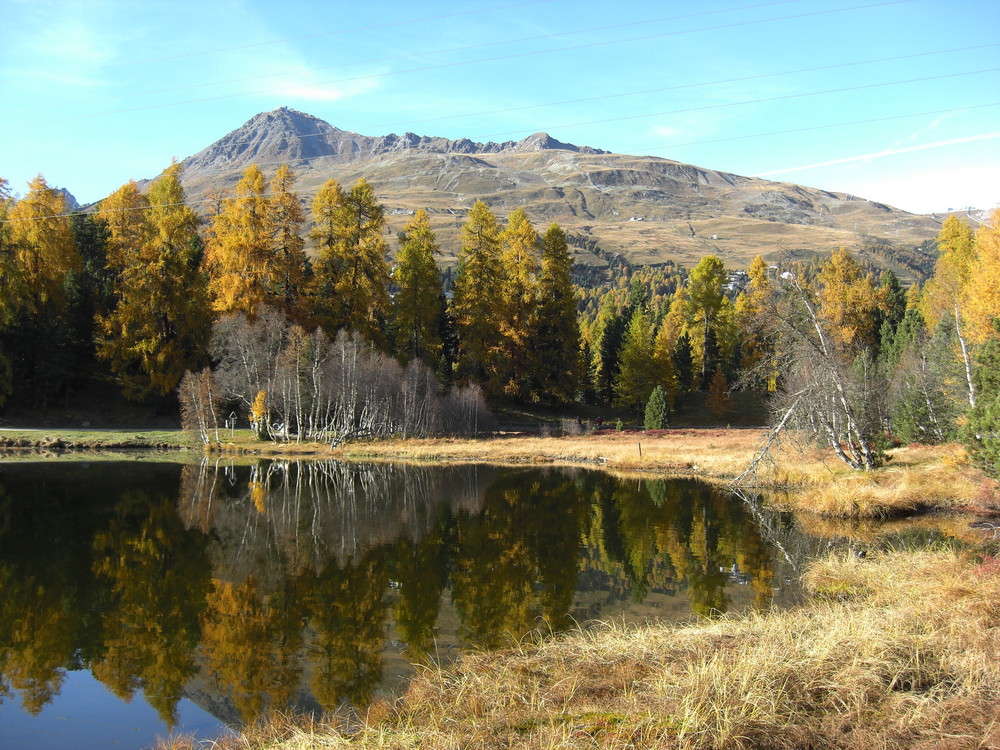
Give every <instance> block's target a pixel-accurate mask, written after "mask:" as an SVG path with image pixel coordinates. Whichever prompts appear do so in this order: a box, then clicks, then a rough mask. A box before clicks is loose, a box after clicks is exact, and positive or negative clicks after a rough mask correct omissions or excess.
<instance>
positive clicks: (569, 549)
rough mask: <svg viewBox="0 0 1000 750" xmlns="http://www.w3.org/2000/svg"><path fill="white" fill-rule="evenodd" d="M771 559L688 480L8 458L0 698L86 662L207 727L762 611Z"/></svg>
mask: <svg viewBox="0 0 1000 750" xmlns="http://www.w3.org/2000/svg"><path fill="white" fill-rule="evenodd" d="M784 522H785V521H781V520H780V519H779V521H778V523H779V524H780V523H784ZM788 575H789V573H788V570H787V566H786V563H785V562H784V560H783V558H782V557H781V555H779V554H776V552H775V548H774V546H773V545H771V544H769V543H768V542H766V541H765V538H764V536H763V535H762V533H761V527H760V525H759V523H758V522H757V520H756V519H755V518H754V516H753V514H752V513H751V512H750V511H749V510H748V509H747V506H746V505H745V504H744V503H741V502H738V501H734V500H733V499H732V498H730V497H727V496H726V495H724V494H722V493H720V492H718V491H716V490H714V489H712V488H711V487H708V486H706V485H702V484H699V483H696V482H691V481H675V480H650V479H641V480H635V479H630V480H621V479H615V478H613V477H610V476H608V475H606V474H603V473H600V472H595V471H585V470H572V471H569V470H555V469H537V468H531V469H521V470H509V469H505V470H500V469H496V468H490V467H482V466H478V467H477V466H460V467H431V466H418V467H412V466H398V465H388V464H362V465H359V464H339V463H334V462H282V461H262V462H260V463H258V464H255V465H253V466H233V465H230V464H223V463H221V462H220V463H210V462H208V461H206V462H203V463H202V464H200V465H197V466H185V467H183V468H182V467H178V466H172V465H154V466H150V465H148V464H147V465H134V464H92V465H89V466H88V465H84V464H80V465H70V466H66V465H58V466H56V465H41V464H36V465H30V464H29V465H8V466H5V467H4V468H3V469H2V471H0V700H11V699H12V698H16V699H17V700H18V701H19V702H20V704H21V705H22V706H23V708H24V710H25V711H28V712H31V713H37V712H38V711H39V710H41V708H42V707H43V706H45V705H46V704H47V703H49V702H50V701H52V700H53V699H54V698H55V696H57V695H58V693H59V688H60V685H61V684H62V680H63V679H64V677H65V674H66V670H68V669H88V670H90V671H91V672H92V673H93V675H94V676H95V677H96V678H97V679H99V680H100V681H101V682H102V683H103V684H104V685H105V686H106V687H107V689H108V690H109V691H110V692H111V693H113V694H114V695H116V696H119V697H120V698H122V699H125V700H128V699H130V698H131V697H132V696H133V695H135V694H136V692H137V691H139V690H141V691H142V692H143V694H144V696H145V697H146V699H147V700H148V701H149V702H150V703H151V704H152V705H153V706H154V707H155V708H156V710H157V711H158V712H159V714H160V716H161V717H162V718H163V720H164V721H165V722H166V723H167V724H168V725H172V724H173V723H174V721H175V719H176V706H177V704H178V701H179V700H180V699H181V698H182V697H189V698H193V699H195V700H197V701H198V702H199V703H200V704H201V705H202V706H204V707H206V708H208V709H209V710H210V711H212V712H213V713H214V714H215V715H217V716H219V717H220V718H222V719H224V720H226V721H229V722H238V721H248V720H250V719H252V718H253V717H254V716H256V715H258V714H259V713H260V712H261V711H263V710H265V709H266V708H268V707H285V706H289V705H292V706H296V707H299V708H316V707H320V708H325V709H332V708H335V707H337V706H338V705H341V704H342V703H344V702H350V703H352V704H355V705H364V704H366V703H368V702H369V701H370V700H371V699H372V698H373V697H374V696H375V694H376V692H377V691H379V690H382V689H386V688H385V686H386V685H387V684H389V683H392V682H393V680H394V679H395V680H398V679H401V678H402V676H403V672H402V670H403V665H404V664H405V663H412V662H420V661H424V660H428V659H431V658H433V657H435V656H441V655H446V654H450V653H453V652H454V651H457V650H458V649H459V648H461V647H468V646H475V647H480V648H491V647H497V646H502V645H506V644H509V643H510V642H511V640H512V639H517V638H520V637H522V636H524V635H525V634H526V633H528V632H530V631H532V630H535V629H540V630H542V631H545V632H548V631H558V630H560V629H564V628H567V627H570V626H572V625H574V624H575V623H577V622H579V621H582V620H586V619H589V618H594V617H609V616H614V617H616V618H621V617H624V618H626V619H631V620H642V619H645V618H646V617H648V616H651V615H658V616H663V615H664V614H666V615H667V616H670V617H678V616H680V617H685V616H686V617H690V616H691V613H692V612H694V613H697V614H699V615H711V614H713V613H720V612H725V611H727V610H728V609H730V608H731V606H732V605H733V604H734V602H736V603H737V604H739V605H740V606H757V607H767V606H769V605H770V604H771V603H772V600H773V599H774V597H775V596H776V595H778V596H781V595H783V592H784V583H785V579H786V578H787V577H788ZM453 647H454V648H453Z"/></svg>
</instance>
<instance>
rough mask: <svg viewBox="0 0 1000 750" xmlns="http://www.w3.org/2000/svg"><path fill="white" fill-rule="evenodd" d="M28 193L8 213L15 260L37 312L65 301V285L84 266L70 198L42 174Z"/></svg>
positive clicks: (27, 296)
mask: <svg viewBox="0 0 1000 750" xmlns="http://www.w3.org/2000/svg"><path fill="white" fill-rule="evenodd" d="M28 188H29V190H28V194H27V195H25V196H24V197H23V198H21V199H20V200H18V201H16V202H15V203H14V205H13V206H12V207H11V208H10V210H9V212H8V218H9V221H10V223H11V227H12V229H11V243H12V245H13V248H14V257H15V259H16V263H17V265H18V266H19V267H20V269H21V274H22V278H23V280H24V284H25V293H26V294H25V298H26V301H27V302H28V304H29V306H30V307H31V308H32V310H33V311H34V312H37V311H38V309H39V308H40V307H41V306H43V305H45V304H47V303H49V302H54V303H55V304H56V307H57V308H61V307H62V306H63V305H64V304H65V302H66V297H65V290H64V282H65V280H66V275H67V274H68V273H69V272H70V271H76V270H79V269H80V267H81V260H80V254H79V252H78V251H77V247H76V242H75V240H74V237H73V230H72V228H71V226H70V219H69V215H68V214H69V212H68V209H67V207H66V199H65V198H64V197H63V196H62V194H61V193H59V192H57V191H55V190H53V189H52V188H50V187H49V185H48V183H47V182H46V181H45V178H44V177H42V176H41V175H38V176H37V177H36V178H35V179H33V180H32V181H31V182H30V183H29V184H28Z"/></svg>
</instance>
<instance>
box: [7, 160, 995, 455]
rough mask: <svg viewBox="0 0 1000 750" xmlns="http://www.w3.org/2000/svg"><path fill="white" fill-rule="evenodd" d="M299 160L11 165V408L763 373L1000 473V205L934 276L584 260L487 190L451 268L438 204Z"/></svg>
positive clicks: (858, 444) (308, 404) (398, 416)
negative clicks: (323, 172) (100, 187)
mask: <svg viewBox="0 0 1000 750" xmlns="http://www.w3.org/2000/svg"><path fill="white" fill-rule="evenodd" d="M295 183H296V177H295V174H294V172H293V171H292V170H291V169H289V168H288V166H281V167H280V168H278V169H277V170H276V171H275V172H274V174H273V175H271V176H270V178H268V176H267V175H265V174H264V172H263V171H262V170H261V169H259V168H258V167H257V166H256V165H252V166H250V167H249V168H248V169H247V170H246V171H245V173H244V174H243V176H242V179H241V180H240V181H239V182H238V183H237V185H236V187H235V190H234V191H233V193H232V194H231V195H228V196H222V197H220V198H219V199H218V200H217V201H216V202H215V203H214V205H213V207H212V209H211V210H210V212H209V215H208V216H207V218H202V217H199V216H198V215H197V214H196V213H195V212H194V211H193V210H192V209H191V208H190V207H189V206H188V205H187V204H186V203H185V198H184V191H183V188H182V185H181V168H180V166H179V165H178V164H174V165H172V166H170V167H168V168H167V169H166V170H164V172H163V173H162V174H161V175H160V176H159V177H158V178H157V179H156V180H154V181H153V182H152V183H151V184H150V185H149V186H148V188H141V187H140V186H139V185H138V184H137V183H135V182H129V183H127V184H125V185H123V186H122V187H121V188H119V189H118V190H117V191H115V192H114V193H112V194H111V195H109V196H108V197H107V198H105V199H104V200H103V201H101V202H100V203H99V204H97V205H96V206H95V207H94V209H93V210H92V211H91V212H86V213H84V212H77V213H71V212H70V211H69V210H68V209H67V206H66V203H65V199H64V197H63V195H62V194H61V193H60V192H59V191H57V190H54V189H52V188H50V187H49V186H48V185H47V184H46V182H45V180H44V178H42V177H41V176H39V177H38V178H37V179H35V180H34V181H32V182H31V184H30V185H29V189H28V192H27V193H26V194H25V195H23V196H22V197H15V196H14V195H13V193H12V192H11V190H10V188H9V186H8V184H7V182H6V181H5V180H2V179H0V414H2V409H3V408H4V404H5V403H6V404H11V403H16V404H17V405H18V406H19V408H21V409H22V410H23V409H25V408H29V409H37V410H45V409H47V408H51V407H52V406H54V405H56V404H69V403H73V402H74V401H76V400H79V399H85V398H87V397H88V394H90V393H92V392H93V390H92V388H93V385H94V384H96V383H101V384H105V386H107V384H113V386H114V388H115V392H116V393H118V394H120V396H121V398H123V399H129V400H132V401H138V402H142V403H146V404H150V405H152V406H153V407H154V408H157V409H159V410H161V411H163V412H166V413H171V412H172V413H177V412H178V410H179V413H180V415H181V417H182V419H183V420H184V421H185V422H186V423H187V425H188V426H190V427H192V428H193V429H195V431H197V432H198V433H199V434H201V435H202V436H203V437H204V438H205V439H206V440H208V438H209V435H210V433H211V431H212V430H213V429H216V428H217V427H218V424H219V422H220V420H221V419H222V414H223V413H225V414H228V413H230V410H233V409H235V410H237V411H239V413H240V414H241V415H242V416H243V417H244V418H245V419H247V420H249V422H250V424H251V425H252V426H253V427H254V429H255V430H256V431H257V432H258V433H259V434H260V435H261V437H262V438H270V439H279V440H340V439H347V438H349V437H352V436H356V435H365V436H373V435H399V436H414V435H433V434H470V433H476V432H479V431H481V430H482V429H484V428H486V427H488V426H489V424H490V416H489V413H488V409H487V407H488V406H496V405H513V406H525V407H529V408H544V409H549V410H561V409H568V408H570V407H575V405H578V404H590V405H594V407H597V408H606V409H617V410H619V412H620V413H621V412H627V413H629V414H632V415H634V422H635V423H636V424H642V423H645V425H646V427H647V428H659V427H664V426H667V425H669V424H671V423H672V422H673V421H674V420H678V421H683V419H684V410H685V409H688V408H691V404H694V403H696V404H699V405H700V407H701V408H703V409H707V410H708V411H710V412H711V414H712V415H713V416H714V418H715V419H716V420H717V423H718V424H727V423H747V420H748V416H747V415H746V414H740V413H739V410H740V409H741V408H744V407H743V406H742V405H744V404H747V403H750V401H748V400H747V399H745V398H744V399H741V398H737V396H738V395H739V394H741V393H749V394H754V395H755V396H756V398H755V401H756V402H757V403H759V402H760V400H761V399H763V400H764V401H765V402H766V403H767V405H768V407H769V409H770V412H771V418H772V420H773V422H772V423H773V425H775V426H776V427H781V428H785V427H794V428H798V429H799V430H800V431H803V432H805V433H806V434H808V435H809V436H811V437H812V438H813V439H814V440H815V441H816V442H817V443H819V444H822V445H825V446H828V447H829V448H831V449H832V450H833V451H834V452H836V454H837V455H838V457H840V458H841V459H842V460H843V461H844V462H846V463H847V464H849V465H850V466H852V467H855V468H859V469H871V468H874V467H877V466H879V465H880V464H881V463H882V462H883V461H884V454H883V450H884V449H885V448H887V447H888V446H890V445H892V444H893V443H898V442H921V443H934V442H944V441H954V440H960V441H963V442H965V443H967V444H968V446H969V447H970V451H971V454H972V455H973V457H974V458H975V460H976V461H977V462H979V463H980V465H982V466H983V467H984V468H986V469H987V470H988V471H990V472H991V473H992V474H994V475H997V474H1000V322H998V321H1000V212H994V214H993V216H992V219H991V221H990V222H989V223H988V224H984V225H982V226H977V227H975V228H973V227H971V226H970V225H969V224H967V223H965V222H964V221H962V220H960V219H958V218H956V217H954V216H950V217H949V218H948V219H946V220H945V221H944V223H943V224H942V227H941V231H940V234H939V235H938V237H937V249H938V259H937V263H936V266H935V268H934V272H933V274H932V275H931V276H930V277H929V278H926V279H924V280H923V281H918V282H917V283H914V284H912V285H911V286H909V287H908V288H905V287H904V286H903V285H902V284H901V283H900V280H899V279H898V278H897V277H896V276H895V275H894V274H893V273H892V272H891V271H883V272H881V273H876V272H875V271H874V269H872V268H869V267H866V266H865V265H863V264H861V263H859V262H858V261H857V260H856V259H855V258H854V257H853V256H852V254H851V253H850V252H849V251H848V250H846V249H837V250H834V251H833V252H832V253H831V254H830V255H829V256H828V257H826V258H825V259H824V260H820V261H812V262H798V263H789V264H788V265H785V266H780V267H777V266H769V265H768V264H767V263H766V262H765V261H764V260H763V259H762V258H761V257H759V256H758V257H757V258H755V259H754V260H753V262H752V263H751V264H750V267H749V269H748V270H747V271H742V270H739V271H737V270H735V269H727V268H726V267H725V265H724V263H723V262H722V261H721V260H720V259H719V258H717V257H715V256H711V255H709V256H705V257H703V258H701V260H700V261H699V262H698V263H697V265H695V266H694V267H693V268H683V267H680V266H677V265H674V264H670V263H667V264H663V265H661V266H655V267H654V266H643V267H640V266H635V267H633V266H630V265H628V264H626V263H624V262H623V261H621V259H620V258H612V259H611V261H612V262H610V263H609V266H608V268H607V269H601V270H600V271H595V270H594V269H593V268H586V267H574V265H573V253H572V250H571V244H570V239H569V238H567V236H566V234H565V233H564V232H563V230H562V229H560V227H559V226H558V225H556V224H552V225H551V226H549V227H547V228H536V227H535V226H533V225H532V222H531V218H530V217H529V216H528V215H526V214H525V212H524V211H522V210H520V209H516V210H514V211H512V212H510V213H509V214H508V215H507V216H506V217H499V216H497V214H496V213H494V211H493V210H491V208H490V207H489V206H487V205H486V204H485V203H483V202H481V201H478V202H476V203H475V204H474V205H473V207H472V208H471V209H470V210H469V211H468V214H467V217H466V220H465V223H464V225H463V226H462V227H461V251H460V253H459V256H458V265H457V267H456V268H454V269H447V270H445V271H442V269H441V268H439V264H438V262H437V260H436V254H437V238H436V236H435V233H434V231H433V230H432V229H431V224H430V221H429V217H428V214H427V213H426V212H425V211H416V212H415V213H414V214H413V215H412V218H411V220H410V221H409V223H408V224H407V225H406V227H405V228H404V229H403V231H401V232H400V233H399V234H398V235H397V236H396V237H391V236H389V235H388V230H387V224H386V218H385V209H384V207H383V206H382V205H380V204H379V201H378V199H377V197H376V195H375V193H374V190H373V189H372V186H371V185H369V184H368V183H367V182H366V181H365V180H364V179H361V180H359V181H358V182H357V184H355V185H353V186H351V187H346V186H342V185H339V184H338V183H337V182H336V181H334V180H329V181H328V182H327V183H326V184H324V185H323V186H322V187H321V188H320V190H319V191H318V192H317V193H316V195H315V197H314V199H313V200H312V203H311V206H308V207H307V206H306V205H305V204H304V202H303V200H302V199H301V198H300V196H299V195H298V194H297V192H296V186H295ZM595 413H596V412H595Z"/></svg>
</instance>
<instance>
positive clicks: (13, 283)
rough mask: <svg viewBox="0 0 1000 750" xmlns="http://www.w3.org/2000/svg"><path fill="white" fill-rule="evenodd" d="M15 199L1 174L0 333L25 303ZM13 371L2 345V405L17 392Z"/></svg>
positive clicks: (0, 365) (0, 400)
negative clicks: (17, 249) (15, 232)
mask: <svg viewBox="0 0 1000 750" xmlns="http://www.w3.org/2000/svg"><path fill="white" fill-rule="evenodd" d="M13 203H14V199H13V197H12V196H11V194H10V190H9V188H8V183H7V180H5V179H4V178H2V177H0V333H2V332H3V331H4V329H5V328H7V327H8V326H10V325H11V324H13V322H14V321H15V320H16V318H17V314H18V313H19V312H20V310H21V307H22V305H24V304H25V302H26V300H25V292H26V289H25V284H24V277H23V274H22V273H21V267H20V265H19V264H18V262H17V255H16V252H15V248H14V241H13V238H12V232H11V225H10V223H9V222H8V221H7V217H8V215H9V212H10V208H11V206H12V205H13ZM12 381H13V371H12V367H11V362H10V359H9V358H8V357H7V355H6V354H5V353H4V350H3V347H2V346H0V406H3V405H4V403H5V402H6V400H7V398H8V397H9V396H10V395H11V393H13V382H12Z"/></svg>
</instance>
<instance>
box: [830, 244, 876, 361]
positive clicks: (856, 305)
mask: <svg viewBox="0 0 1000 750" xmlns="http://www.w3.org/2000/svg"><path fill="white" fill-rule="evenodd" d="M819 282H820V291H819V303H820V307H821V310H822V316H823V318H824V320H826V321H827V323H828V324H829V327H830V331H831V333H832V335H833V336H834V338H835V339H836V341H837V343H839V344H840V345H841V346H843V347H845V348H847V349H851V350H854V351H862V350H865V349H871V347H873V346H874V345H875V344H876V343H877V337H878V333H879V332H878V329H877V328H876V321H877V319H878V315H879V313H880V312H881V311H883V310H884V308H885V292H884V290H882V289H879V288H878V287H876V286H875V284H874V283H873V281H872V279H871V277H870V276H869V275H868V274H866V273H865V272H864V269H862V268H861V265H860V264H859V263H858V262H857V261H856V260H855V259H854V256H852V255H851V253H850V252H849V251H848V250H846V249H845V248H840V249H838V250H835V251H834V252H833V255H831V256H830V260H828V261H826V262H825V263H824V264H823V266H822V267H821V268H820V272H819Z"/></svg>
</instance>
